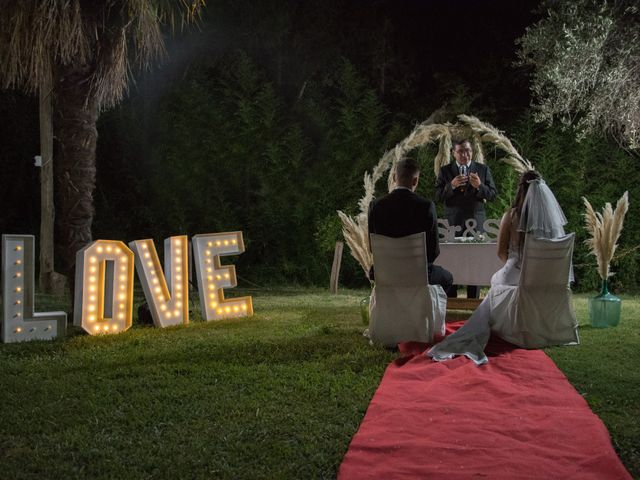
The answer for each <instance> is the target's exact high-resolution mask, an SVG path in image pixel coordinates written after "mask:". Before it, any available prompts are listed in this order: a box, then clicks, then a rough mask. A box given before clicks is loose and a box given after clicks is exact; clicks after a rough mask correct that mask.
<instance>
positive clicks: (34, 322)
mask: <svg viewBox="0 0 640 480" xmlns="http://www.w3.org/2000/svg"><path fill="white" fill-rule="evenodd" d="M34 252H35V237H34V236H33V235H2V341H3V342H4V343H11V342H24V341H28V340H51V339H53V338H55V337H57V336H59V335H64V332H65V329H66V326H67V314H66V313H64V312H41V313H35V312H34V305H35V279H34V258H35V254H34Z"/></svg>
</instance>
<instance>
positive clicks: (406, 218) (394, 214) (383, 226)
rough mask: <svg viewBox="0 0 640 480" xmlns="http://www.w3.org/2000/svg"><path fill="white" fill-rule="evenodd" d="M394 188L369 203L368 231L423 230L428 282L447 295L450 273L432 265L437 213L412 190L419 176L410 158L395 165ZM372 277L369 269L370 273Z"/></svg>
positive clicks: (392, 233)
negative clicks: (438, 286)
mask: <svg viewBox="0 0 640 480" xmlns="http://www.w3.org/2000/svg"><path fill="white" fill-rule="evenodd" d="M394 176H395V177H394V180H395V183H396V185H397V186H396V188H395V189H394V190H393V191H392V192H390V193H388V194H387V195H385V196H383V197H381V198H379V199H377V200H374V201H372V202H371V204H370V205H369V215H368V219H369V233H377V234H379V235H384V236H387V237H392V238H399V237H406V236H407V235H413V234H414V233H420V232H425V234H426V247H427V252H426V253H427V263H428V268H429V283H430V284H431V285H441V286H442V288H443V289H444V291H445V292H447V294H449V290H450V289H451V287H452V284H453V276H452V275H451V272H449V271H448V270H445V269H444V268H442V267H440V266H438V265H433V262H434V260H435V259H436V258H437V257H438V255H439V254H440V246H439V243H438V216H437V214H436V206H435V204H434V203H433V202H432V201H431V200H428V199H426V198H424V197H421V196H420V195H418V194H416V193H415V190H416V187H417V186H418V180H419V179H420V167H419V166H418V162H416V161H415V160H414V159H412V158H403V159H401V160H400V161H398V163H397V164H396V170H395V173H394ZM370 277H371V279H372V280H373V269H372V271H371V272H370Z"/></svg>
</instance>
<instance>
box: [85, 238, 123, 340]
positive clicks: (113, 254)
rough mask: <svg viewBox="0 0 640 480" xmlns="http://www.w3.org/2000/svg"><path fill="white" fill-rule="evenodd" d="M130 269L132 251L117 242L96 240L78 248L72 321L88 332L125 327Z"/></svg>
mask: <svg viewBox="0 0 640 480" xmlns="http://www.w3.org/2000/svg"><path fill="white" fill-rule="evenodd" d="M133 268H134V266H133V252H132V251H131V250H129V249H128V248H127V246H126V245H125V244H124V243H122V242H119V241H115V240H97V241H95V242H93V243H91V244H89V245H88V246H86V247H84V248H83V249H82V250H80V251H78V253H76V288H75V297H74V300H75V302H74V309H73V310H74V317H73V324H74V325H78V326H81V327H82V328H83V329H84V330H85V331H86V332H88V333H90V334H92V335H94V334H97V333H118V332H123V331H125V330H127V329H129V328H130V327H131V323H132V311H133Z"/></svg>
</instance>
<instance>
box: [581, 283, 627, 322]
mask: <svg viewBox="0 0 640 480" xmlns="http://www.w3.org/2000/svg"><path fill="white" fill-rule="evenodd" d="M621 310H622V300H620V298H618V297H616V296H615V295H612V294H611V293H609V285H608V283H607V280H603V281H602V291H601V292H600V295H597V296H595V297H593V298H590V299H589V319H590V320H591V325H592V326H593V327H595V328H606V327H615V326H616V325H618V323H620V312H621Z"/></svg>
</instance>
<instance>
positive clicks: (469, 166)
mask: <svg viewBox="0 0 640 480" xmlns="http://www.w3.org/2000/svg"><path fill="white" fill-rule="evenodd" d="M456 165H457V166H458V171H460V167H461V166H462V164H461V163H458V162H456ZM471 165H473V160H471V161H470V162H469V163H467V172H468V171H469V170H471Z"/></svg>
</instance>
